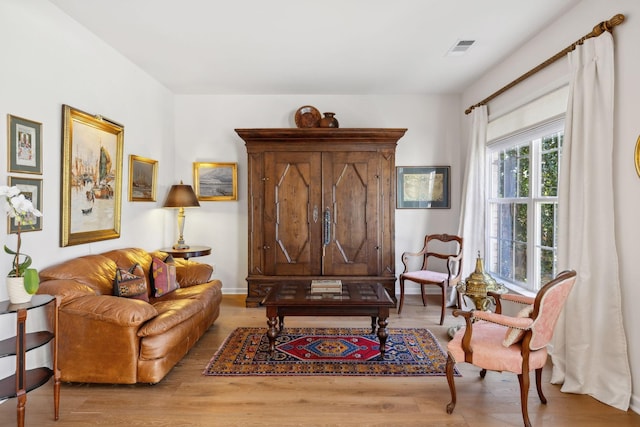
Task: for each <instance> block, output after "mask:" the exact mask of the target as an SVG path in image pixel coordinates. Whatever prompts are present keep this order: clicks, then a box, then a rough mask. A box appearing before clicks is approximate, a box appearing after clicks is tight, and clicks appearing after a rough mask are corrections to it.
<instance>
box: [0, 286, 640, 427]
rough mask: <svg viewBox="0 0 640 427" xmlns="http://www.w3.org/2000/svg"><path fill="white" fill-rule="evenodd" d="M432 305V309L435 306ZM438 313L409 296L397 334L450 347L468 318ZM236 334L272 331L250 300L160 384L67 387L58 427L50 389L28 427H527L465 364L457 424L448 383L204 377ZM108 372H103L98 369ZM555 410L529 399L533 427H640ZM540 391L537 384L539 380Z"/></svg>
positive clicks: (42, 392) (588, 408) (549, 389)
mask: <svg viewBox="0 0 640 427" xmlns="http://www.w3.org/2000/svg"><path fill="white" fill-rule="evenodd" d="M430 302H431V301H430ZM439 311H440V309H439V305H438V303H437V301H436V300H435V299H434V301H433V303H431V305H430V306H428V307H427V308H424V307H423V306H422V302H421V301H420V299H419V297H418V296H416V295H408V296H407V297H406V300H405V306H404V309H403V312H402V316H398V315H397V314H395V310H394V313H393V314H392V315H391V317H390V319H389V327H392V328H393V327H426V328H428V329H430V330H431V331H432V332H433V333H434V334H435V335H436V337H437V338H438V339H439V340H440V342H441V343H442V345H443V347H444V346H446V342H447V335H446V331H447V328H448V327H449V326H452V325H457V324H459V323H460V319H457V318H454V317H453V316H451V315H450V313H449V312H448V313H447V316H446V318H445V324H444V325H443V326H439V325H438V324H437V322H438V321H439V320H440V313H439ZM368 324H369V319H367V318H351V317H344V318H332V317H326V318H318V319H312V318H306V317H296V318H290V319H289V322H288V325H289V326H320V325H326V326H352V327H368ZM237 326H264V327H266V317H265V310H264V308H245V307H244V297H243V296H240V295H227V296H225V297H224V302H223V306H222V312H221V315H220V318H219V319H218V320H217V321H216V323H215V324H214V326H213V327H212V328H211V329H210V330H209V331H208V332H207V333H206V334H205V335H204V337H203V338H202V339H201V340H200V342H198V344H197V345H196V346H195V347H194V348H193V349H192V350H191V352H190V353H189V354H188V355H187V356H186V357H185V358H184V359H183V360H182V362H181V363H180V364H178V365H177V366H176V367H175V368H174V369H173V370H172V371H171V372H170V373H169V375H167V377H165V379H164V380H163V381H161V382H160V383H159V384H156V385H153V386H151V385H134V386H121V385H96V384H67V383H64V384H63V385H62V390H61V402H60V420H59V421H57V422H56V421H54V420H53V399H52V395H53V387H52V385H51V383H49V384H46V385H45V386H43V387H41V388H39V389H37V390H35V391H33V392H31V393H29V394H28V397H27V409H26V426H38V427H40V426H58V427H63V426H88V425H103V426H171V427H177V426H243V427H245V426H279V427H285V426H305V427H306V426H385V427H387V426H403V427H407V426H473V427H485V426H486V427H488V426H491V427H498V426H521V425H522V417H521V412H520V397H519V391H518V390H519V388H518V381H517V378H516V376H515V375H512V374H506V373H505V374H499V373H495V372H489V373H487V376H486V378H485V379H484V380H480V378H479V377H478V370H477V369H476V368H473V367H472V366H470V365H467V364H460V365H459V369H460V371H461V373H462V375H463V376H462V377H461V378H460V377H458V378H456V388H457V391H458V404H457V406H456V408H455V411H454V413H453V414H451V415H448V414H447V413H446V411H445V406H446V404H447V403H448V402H449V397H450V395H449V388H448V386H447V381H446V378H445V377H413V378H405V377H402V378H384V377H205V376H203V375H202V371H203V369H204V367H205V366H206V364H207V362H208V361H209V360H210V359H211V357H212V356H213V354H214V353H215V351H216V350H217V349H218V348H219V346H220V345H221V343H222V342H223V341H224V339H225V338H226V337H227V335H228V334H229V333H230V332H231V331H232V330H233V329H234V328H236V327H237ZM97 369H99V367H97ZM550 372H551V369H546V370H545V373H544V379H545V383H544V384H543V390H544V393H545V395H546V397H547V400H548V404H547V405H542V404H540V402H539V400H538V398H537V394H536V392H535V386H533V385H532V389H531V391H530V393H529V415H530V418H531V421H532V423H533V425H534V426H581V427H591V426H605V425H616V426H618V427H620V426H637V425H640V415H638V414H635V413H633V412H622V411H619V410H616V409H614V408H611V407H609V406H607V405H604V404H602V403H600V402H598V401H597V400H595V399H593V398H591V397H589V396H584V395H572V394H566V393H561V392H560V391H559V387H558V386H555V385H551V384H549V383H548V378H549V376H550ZM531 378H532V382H533V383H535V381H534V379H533V375H532V377H531ZM15 405H16V400H15V399H10V400H8V401H6V402H5V403H4V404H2V405H0V425H2V426H11V425H15V421H14V420H15V409H16V406H15Z"/></svg>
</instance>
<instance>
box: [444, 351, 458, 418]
mask: <svg viewBox="0 0 640 427" xmlns="http://www.w3.org/2000/svg"><path fill="white" fill-rule="evenodd" d="M455 364H456V361H455V360H453V357H452V356H451V354H449V355H448V356H447V365H446V368H445V372H446V373H447V383H449V391H450V392H451V402H449V404H447V414H451V413H452V412H453V409H454V408H455V407H456V384H455V383H454V381H453V367H454V366H455Z"/></svg>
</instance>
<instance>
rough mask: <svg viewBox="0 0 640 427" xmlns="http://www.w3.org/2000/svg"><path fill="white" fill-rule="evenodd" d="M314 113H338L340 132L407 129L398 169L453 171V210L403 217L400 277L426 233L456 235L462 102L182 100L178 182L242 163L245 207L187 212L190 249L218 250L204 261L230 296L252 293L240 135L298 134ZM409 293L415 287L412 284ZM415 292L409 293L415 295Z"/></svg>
mask: <svg viewBox="0 0 640 427" xmlns="http://www.w3.org/2000/svg"><path fill="white" fill-rule="evenodd" d="M303 105H313V106H315V107H316V108H318V109H319V110H320V111H321V112H325V111H333V112H335V113H336V118H337V119H338V121H339V122H340V127H350V128H358V127H360V128H366V127H390V128H407V129H408V130H407V132H406V134H405V136H404V137H403V138H401V139H400V141H399V143H398V148H397V152H396V164H397V165H399V166H451V175H452V176H451V181H452V182H451V194H452V207H451V209H402V210H397V211H396V258H397V265H396V269H397V270H399V271H402V264H401V263H400V255H401V253H402V252H403V251H406V250H414V251H415V250H418V249H420V247H421V244H422V239H423V236H424V234H426V233H436V232H446V233H455V232H456V231H457V226H458V216H459V207H460V187H461V181H462V170H461V166H460V160H459V158H460V131H459V128H460V126H459V125H458V123H459V122H458V120H459V112H460V108H461V106H460V102H459V99H458V97H457V96H376V95H371V96H338V95H334V96H324V95H323V96H319V95H295V96H294V95H263V96H248V95H245V96H242V95H237V96H234V95H229V96H191V95H189V96H187V95H184V96H183V95H179V96H176V117H175V120H176V125H175V126H176V146H175V159H176V163H175V170H176V173H175V180H176V182H177V181H179V180H183V181H184V182H185V183H191V184H192V183H193V162H237V163H238V193H239V197H238V201H237V202H202V203H201V206H202V207H201V208H200V209H191V210H189V211H188V212H187V220H186V223H185V224H186V225H185V232H184V236H185V240H186V241H187V243H193V244H206V245H210V246H212V247H213V252H212V255H211V256H209V257H205V258H199V260H203V261H205V262H209V263H210V264H215V265H216V271H215V273H214V274H215V276H216V277H218V278H220V279H221V280H222V282H223V284H224V292H225V293H246V282H245V278H246V276H247V169H246V166H247V154H246V150H245V147H244V141H243V140H242V139H241V138H240V137H239V136H238V135H237V134H236V133H235V132H234V129H237V128H278V127H283V128H291V127H295V123H294V114H295V111H296V110H297V109H298V108H299V107H301V106H303ZM408 285H409V284H408ZM411 291H413V289H408V292H411Z"/></svg>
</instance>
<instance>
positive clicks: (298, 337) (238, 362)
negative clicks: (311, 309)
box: [203, 328, 459, 376]
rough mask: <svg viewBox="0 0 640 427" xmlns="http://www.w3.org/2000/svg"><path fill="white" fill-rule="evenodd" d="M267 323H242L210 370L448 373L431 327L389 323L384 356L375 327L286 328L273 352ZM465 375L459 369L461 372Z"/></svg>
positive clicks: (217, 372)
mask: <svg viewBox="0 0 640 427" xmlns="http://www.w3.org/2000/svg"><path fill="white" fill-rule="evenodd" d="M266 331H267V330H266V328H237V329H236V330H234V331H233V332H232V333H231V335H229V337H227V339H226V340H225V342H224V343H223V344H222V346H221V347H220V349H219V350H218V351H217V352H216V354H215V355H214V356H213V358H212V359H211V361H210V362H209V364H208V365H207V367H206V368H205V370H204V372H203V374H204V375H218V376H231V375H380V376H389V375H399V376H443V375H445V365H446V362H447V356H446V353H445V352H444V350H443V349H442V347H441V346H440V344H439V343H438V341H437V340H436V338H435V337H434V336H433V334H432V333H431V332H430V331H429V330H428V329H419V328H410V329H404V328H403V329H399V328H398V329H395V328H389V329H387V331H388V333H389V336H388V338H387V343H386V351H385V356H384V360H379V356H380V343H379V341H378V337H377V336H376V335H375V334H371V330H370V329H357V328H285V330H284V333H282V334H280V335H279V336H278V338H277V339H276V352H275V355H274V357H273V358H270V357H269V339H268V338H267V336H266ZM455 373H456V375H457V376H459V373H458V371H456V372H455Z"/></svg>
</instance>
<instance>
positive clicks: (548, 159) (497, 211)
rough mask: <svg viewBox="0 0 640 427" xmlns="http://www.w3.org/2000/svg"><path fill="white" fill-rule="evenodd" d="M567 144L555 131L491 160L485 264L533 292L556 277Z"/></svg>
mask: <svg viewBox="0 0 640 427" xmlns="http://www.w3.org/2000/svg"><path fill="white" fill-rule="evenodd" d="M562 140H563V133H562V132H557V133H552V134H550V135H547V136H544V137H543V138H537V139H532V140H530V141H526V142H525V143H519V144H516V145H512V146H509V147H507V148H504V149H502V150H495V151H492V152H490V153H489V156H488V158H489V160H490V166H489V167H490V180H489V181H490V183H489V192H488V194H489V204H488V215H489V227H488V240H489V242H488V243H489V244H488V249H489V253H488V256H487V258H488V259H487V262H486V265H487V268H488V270H489V271H490V272H491V274H495V275H497V276H498V277H499V278H502V279H504V280H507V281H510V282H514V283H516V284H520V285H521V286H524V287H527V288H529V289H532V290H536V289H537V288H538V287H539V286H540V284H541V283H545V282H546V281H548V280H550V279H551V278H553V277H554V276H555V274H556V271H555V270H556V247H557V235H558V228H557V214H558V202H557V196H558V171H559V166H560V150H561V148H562ZM532 177H537V179H535V182H533V181H532ZM531 221H533V223H531ZM532 232H534V234H533V235H530V233H532ZM530 263H532V264H531V265H530ZM531 276H533V277H531Z"/></svg>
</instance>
